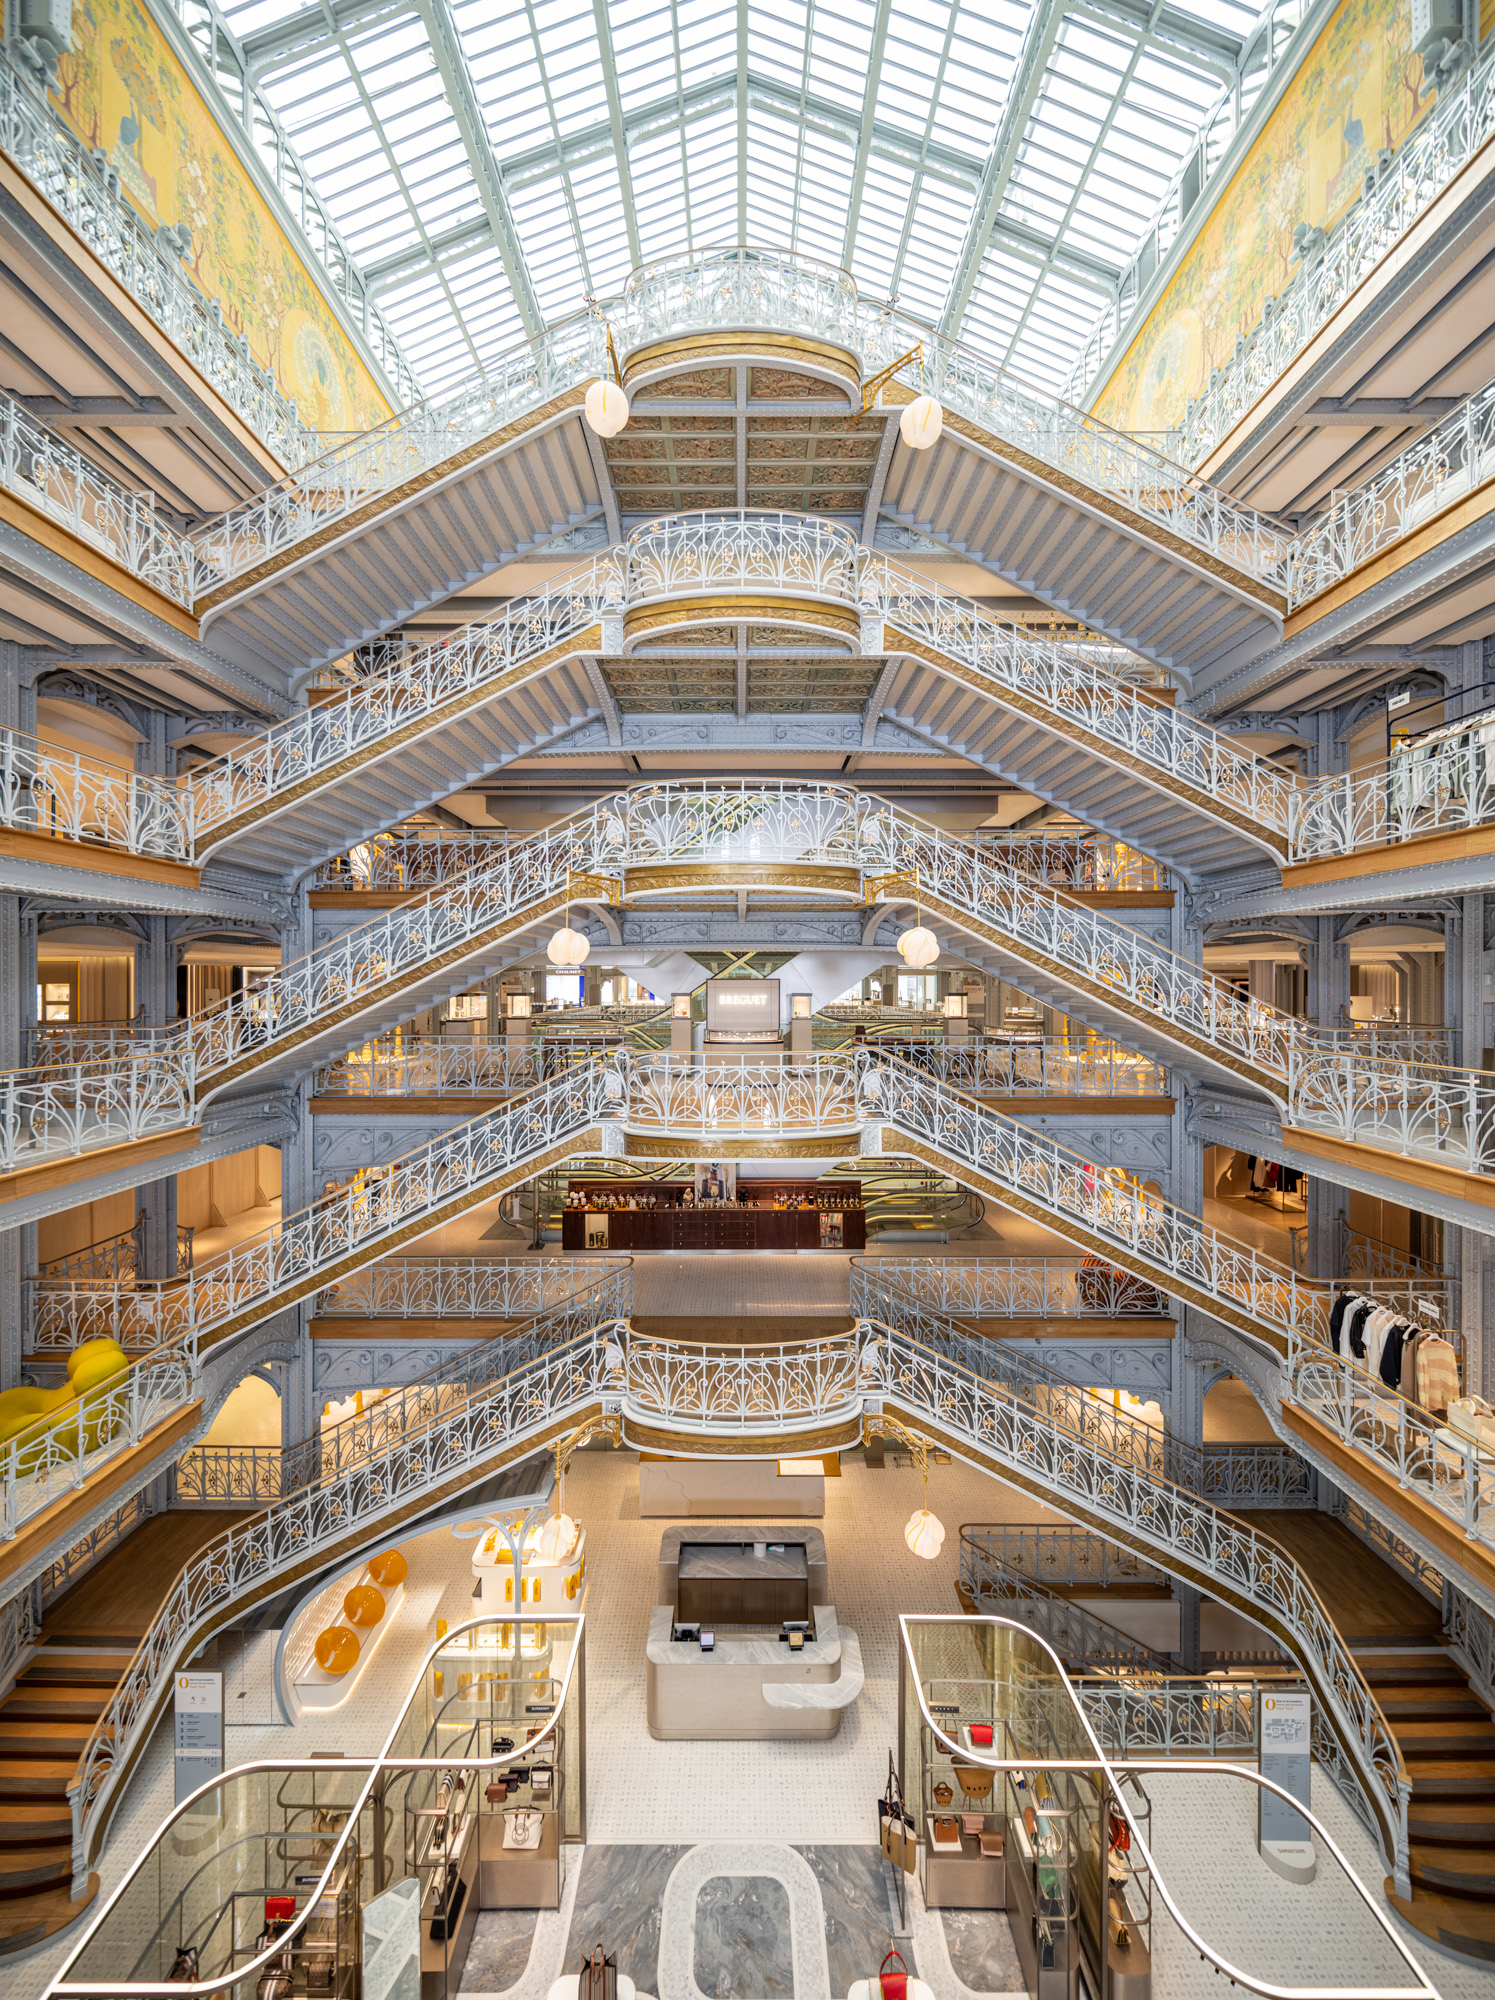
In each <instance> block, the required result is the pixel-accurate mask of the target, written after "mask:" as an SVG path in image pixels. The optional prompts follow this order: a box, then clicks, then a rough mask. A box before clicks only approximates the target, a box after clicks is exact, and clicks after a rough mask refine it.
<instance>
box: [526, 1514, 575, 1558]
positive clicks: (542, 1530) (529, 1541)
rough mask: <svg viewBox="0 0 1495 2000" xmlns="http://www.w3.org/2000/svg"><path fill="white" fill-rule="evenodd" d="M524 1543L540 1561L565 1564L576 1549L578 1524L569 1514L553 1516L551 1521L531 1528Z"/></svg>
mask: <svg viewBox="0 0 1495 2000" xmlns="http://www.w3.org/2000/svg"><path fill="white" fill-rule="evenodd" d="M524 1541H525V1547H526V1548H527V1549H529V1550H531V1551H533V1553H534V1555H535V1557H536V1559H537V1560H538V1561H540V1562H546V1563H557V1562H564V1561H565V1560H566V1558H567V1556H569V1555H570V1553H571V1551H572V1550H573V1549H574V1548H575V1547H576V1523H575V1522H574V1521H573V1520H572V1518H571V1516H570V1515H569V1514H552V1515H551V1516H550V1518H549V1520H546V1521H542V1522H541V1523H540V1525H539V1526H538V1527H536V1528H531V1529H530V1531H529V1533H528V1534H527V1535H526V1536H525V1538H524Z"/></svg>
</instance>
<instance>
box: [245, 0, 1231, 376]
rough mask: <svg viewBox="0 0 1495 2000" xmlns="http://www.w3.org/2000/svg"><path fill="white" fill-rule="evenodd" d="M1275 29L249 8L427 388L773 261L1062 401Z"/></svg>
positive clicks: (250, 2)
mask: <svg viewBox="0 0 1495 2000" xmlns="http://www.w3.org/2000/svg"><path fill="white" fill-rule="evenodd" d="M1258 11H1259V10H1258V9H1257V8H1256V7H1252V6H1246V5H1241V4H1237V3H1236V0H1187V4H1179V0H1165V4H1163V5H1161V6H1155V5H1153V4H1151V0H1036V4H1035V0H779V4H777V5H772V6H770V5H764V4H760V0H738V4H737V6H736V7H735V8H732V9H728V8H725V7H723V6H722V4H721V0H595V4H594V0H517V4H516V0H506V4H503V5H502V6H500V7H499V8H498V9H497V10H495V8H494V7H493V5H492V4H491V0H336V4H333V0H324V5H323V6H322V7H321V8H320V9H319V10H318V9H313V10H308V9H306V8H305V7H304V6H299V5H296V4H294V0H240V4H228V5H227V6H225V7H224V9H223V16H222V18H223V20H224V22H225V23H226V25H227V27H228V29H229V31H230V34H231V37H232V39H233V40H234V41H235V42H236V43H237V44H238V47H239V49H240V50H241V51H242V53H243V55H244V58H245V62H246V67H247V68H248V70H249V72H250V77H251V81H252V83H253V85H254V87H255V89H256V90H257V91H258V93H259V94H260V95H261V96H262V97H263V99H264V100H265V102H266V103H268V104H269V106H270V107H271V108H272V110H273V111H274V112H275V114H276V115H277V116H278V118H279V119H280V121H281V123H282V125H283V127H284V130H285V133H286V136H287V138H288V139H289V141H290V143H291V146H292V147H293V148H294V150H295V152H296V153H297V154H298V155H299V156H300V159H301V161H302V163H303V165H304V168H305V170H306V173H307V174H308V176H309V178H310V180H311V182H312V184H313V185H314V187H315V188H316V191H317V193H318V194H319V196H320V197H321V200H322V202H323V204H324V206H325V207H326V209H327V211H328V213H329V215H330V216H331V218H332V220H333V221H334V222H335V224H336V225H337V228H338V229H339V230H340V231H341V233H342V236H343V238H344V240H345V242H346V244H347V246H348V249H349V251H350V252H351V254H352V256H353V258H354V260H355V261H356V262H357V264H358V265H359V267H360V268H361V270H362V272H363V275H364V278H365V280H366V281H367V284H368V287H369V290H370V292H371V294H372V295H373V296H374V297H375V298H377V300H378V303H379V305H380V307H381V308H382V311H383V313H384V316H385V318H386V320H387V322H388V324H389V325H390V327H391V328H392V329H393V331H394V332H395V334H396V335H397V337H398V338H399V340H400V342H401V344H402V346H403V347H404V350H405V353H406V355H407V356H408V358H409V361H410V363H411V366H412V367H413V369H414V371H415V373H416V375H417V376H418V378H419V380H420V382H421V384H422V386H423V388H424V389H426V390H427V391H428V392H430V391H438V390H440V389H441V388H442V387H443V386H445V385H446V384H448V383H450V382H453V381H455V380H456V379H458V378H459V377H461V376H463V375H465V374H468V373H471V372H472V370H473V369H474V368H476V367H480V366H482V365H483V364H485V363H487V362H489V361H491V360H493V359H494V358H495V357H496V356H497V355H498V354H500V353H502V352H503V350H504V349H505V348H506V347H509V346H511V345H512V344H513V343H514V342H515V341H516V340H518V339H520V338H521V337H522V336H523V335H524V334H525V332H526V331H529V330H532V329H533V328H534V327H536V326H537V325H540V324H543V323H545V322H548V321H551V320H555V319H558V318H561V317H562V316H564V315H566V314H568V313H570V312H573V311H575V310H577V309H578V308H579V307H580V306H581V305H582V303H583V301H584V299H585V298H586V297H587V296H589V295H590V296H593V297H606V296H608V295H609V294H610V293H612V292H615V291H616V290H617V289H618V288H619V286H620V285H621V283H622V281H623V279H624V278H625V277H626V275H627V273H628V271H629V269H630V267H631V266H632V265H633V264H634V263H636V262H638V261H640V260H642V259H647V258H652V257H657V256H660V255H663V254H667V253H670V252H674V251H678V250H681V249H685V248H688V247H691V246H701V245H705V244H712V243H726V242H736V241H739V240H746V241H749V242H756V243H762V244H765V245H773V246H778V247H783V248H788V249H796V250H802V251H805V252H807V253H811V254H813V255H815V256H819V257H825V258H829V259H831V260H832V261H834V262H836V263H842V264H845V265H846V266H847V267H848V268H849V269H850V270H851V271H852V272H853V273H854V275H855V277H856V279H857V281H858V284H859V285H860V286H861V288H862V290H863V291H864V292H865V293H866V294H868V295H869V296H872V297H875V298H878V299H884V298H890V297H896V298H897V299H898V300H899V302H900V304H901V305H902V306H903V308H904V309H905V310H907V311H909V312H911V313H913V314H915V315H917V316H918V317H920V318H923V319H926V320H928V321H930V322H932V323H934V324H936V325H939V326H941V327H942V328H943V329H944V330H945V331H947V332H953V333H958V334H962V335H963V336H964V337H965V338H967V339H969V340H971V341H972V343H973V344H974V345H976V346H977V347H979V348H980V349H981V350H982V351H983V352H984V353H985V354H987V355H989V356H990V357H991V358H992V359H994V360H996V361H998V362H1000V363H1003V364H1005V365H1007V366H1009V367H1010V368H1012V369H1013V370H1014V371H1015V372H1016V373H1018V374H1021V375H1023V376H1025V377H1027V378H1028V379H1030V380H1032V381H1034V382H1037V383H1041V384H1044V385H1046V386H1049V387H1058V386H1060V385H1061V384H1062V383H1063V382H1064V381H1065V379H1066V377H1067V376H1068V373H1069V370H1070V367H1071V364H1072V362H1073V360H1074V358H1075V355H1076V354H1077V352H1078V350H1079V348H1080V346H1081V344H1082V342H1083V341H1084V338H1085V335H1086V333H1087V332H1088V331H1089V329H1090V328H1091V326H1092V325H1093V324H1094V323H1095V322H1096V320H1097V319H1098V317H1099V316H1100V315H1101V314H1102V313H1103V312H1105V311H1106V310H1107V308H1108V306H1114V299H1115V291H1116V285H1117V281H1118V279H1119V277H1120V275H1121V273H1122V271H1123V270H1124V268H1125V267H1126V265H1127V263H1128V261H1129V259H1130V258H1131V256H1132V254H1133V252H1134V251H1135V249H1136V248H1137V245H1138V244H1139V242H1141V241H1142V239H1143V238H1144V237H1145V236H1146V234H1147V232H1148V231H1149V230H1150V228H1151V227H1152V226H1153V223H1154V221H1155V219H1156V217H1157V215H1158V211H1159V206H1160V204H1161V203H1162V202H1163V200H1164V198H1165V196H1167V194H1168V192H1169V189H1170V187H1171V186H1172V184H1173V182H1174V181H1175V179H1176V177H1177V175H1178V173H1179V170H1180V168H1181V166H1182V164H1183V162H1184V161H1185V160H1186V159H1187V158H1188V156H1189V154H1190V152H1191V151H1192V150H1193V148H1194V147H1195V145H1196V143H1197V142H1198V139H1199V135H1200V133H1201V131H1202V130H1204V129H1205V128H1206V127H1208V126H1209V125H1210V124H1211V121H1212V120H1215V119H1216V116H1217V114H1218V113H1219V111H1220V109H1221V107H1222V104H1224V103H1225V102H1226V101H1227V99H1229V98H1231V96H1232V95H1233V92H1234V90H1235V87H1236V86H1235V79H1236V78H1237V77H1238V75H1239V71H1240V66H1241V58H1242V55H1243V52H1244V50H1245V48H1246V46H1247V42H1248V39H1249V37H1250V35H1251V31H1252V28H1253V25H1254V24H1255V22H1256V20H1257V17H1258Z"/></svg>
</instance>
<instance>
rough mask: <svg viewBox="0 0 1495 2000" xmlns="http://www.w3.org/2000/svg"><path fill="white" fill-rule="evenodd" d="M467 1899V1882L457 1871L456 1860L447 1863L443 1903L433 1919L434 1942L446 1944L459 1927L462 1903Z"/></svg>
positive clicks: (442, 1893) (443, 1885)
mask: <svg viewBox="0 0 1495 2000" xmlns="http://www.w3.org/2000/svg"><path fill="white" fill-rule="evenodd" d="M466 1900H467V1884H466V1883H465V1882H464V1881H463V1880H462V1877H461V1875H460V1874H459V1873H458V1872H457V1864H456V1862H455V1861H449V1862H448V1863H447V1864H446V1880H445V1882H444V1883H443V1884H442V1889H441V1904H440V1907H439V1908H438V1909H437V1911H436V1914H435V1916H434V1917H432V1919H431V1942H432V1944H445V1943H446V1941H447V1939H448V1938H449V1937H451V1936H452V1934H453V1933H454V1932H455V1930H456V1928H457V1924H458V1921H459V1919H460V1918H461V1915H462V1905H463V1904H464V1903H465V1902H466Z"/></svg>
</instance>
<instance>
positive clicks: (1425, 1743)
mask: <svg viewBox="0 0 1495 2000" xmlns="http://www.w3.org/2000/svg"><path fill="white" fill-rule="evenodd" d="M4 1728H5V1718H4V1716H3V1715H0V1742H3V1740H4V1735H3V1732H4ZM1392 1734H1393V1736H1395V1738H1396V1740H1397V1742H1398V1743H1399V1744H1400V1745H1401V1750H1402V1755H1403V1756H1404V1757H1411V1756H1417V1755H1419V1754H1420V1755H1422V1756H1425V1757H1437V1756H1440V1755H1441V1756H1448V1757H1452V1756H1456V1755H1457V1756H1464V1757H1492V1758H1495V1724H1492V1723H1491V1722H1490V1720H1489V1718H1488V1716H1482V1717H1479V1718H1476V1719H1471V1720H1470V1721H1468V1722H1458V1721H1454V1722H1438V1721H1436V1720H1432V1721H1427V1722H1423V1721H1410V1722H1403V1723H1400V1724H1399V1725H1398V1726H1397V1727H1396V1728H1395V1729H1394V1730H1393V1731H1392Z"/></svg>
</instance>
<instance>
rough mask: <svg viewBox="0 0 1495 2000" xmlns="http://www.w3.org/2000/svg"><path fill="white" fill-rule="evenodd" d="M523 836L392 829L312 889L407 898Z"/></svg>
mask: <svg viewBox="0 0 1495 2000" xmlns="http://www.w3.org/2000/svg"><path fill="white" fill-rule="evenodd" d="M410 650H412V651H413V650H415V649H414V648H411V649H410ZM401 657H402V658H403V654H402V655H401ZM522 837H523V836H522V835H515V834H512V833H505V832H503V831H502V830H501V829H497V828H495V829H494V830H493V831H491V832H476V833H470V834H468V833H457V832H455V831H453V830H452V829H451V828H449V827H404V826H402V827H394V828H392V829H391V830H390V832H388V833H378V834H375V835H374V836H373V838H372V839H371V840H366V841H362V842H360V844H359V845H358V846H357V847H355V848H353V849H352V850H351V851H350V852H349V853H347V854H339V855H335V856H334V857H333V858H332V860H330V861H323V862H321V863H319V865H318V866H317V868H316V869H315V870H314V871H313V873H312V876H311V878H310V882H309V884H308V886H309V887H310V888H313V889H322V890H341V891H342V892H343V893H345V894H353V893H355V892H358V893H368V892H370V891H384V892H389V891H397V892H399V893H400V894H402V895H407V896H408V895H411V894H413V893H414V891H415V890H417V889H434V888H436V887H437V886H438V885H439V884H440V883H442V882H449V881H450V880H451V878H452V876H453V875H460V874H462V872H463V871H464V870H465V869H468V868H472V867H475V866H476V865H477V863H478V862H480V861H485V860H486V859H487V858H488V856H489V855H490V854H491V853H492V852H493V850H494V848H495V847H498V846H503V845H506V844H507V843H508V842H509V841H511V840H514V839H516V838H522Z"/></svg>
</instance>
